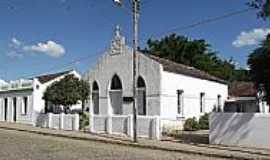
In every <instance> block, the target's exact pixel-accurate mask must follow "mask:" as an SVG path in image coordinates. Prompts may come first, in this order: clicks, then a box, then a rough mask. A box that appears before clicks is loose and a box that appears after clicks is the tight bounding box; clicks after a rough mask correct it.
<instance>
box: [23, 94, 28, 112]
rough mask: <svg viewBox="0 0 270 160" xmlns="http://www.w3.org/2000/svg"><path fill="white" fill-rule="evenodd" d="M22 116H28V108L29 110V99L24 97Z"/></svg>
mask: <svg viewBox="0 0 270 160" xmlns="http://www.w3.org/2000/svg"><path fill="white" fill-rule="evenodd" d="M22 104H23V105H22V114H23V115H26V114H27V108H28V98H27V97H23V103H22Z"/></svg>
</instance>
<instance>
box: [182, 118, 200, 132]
mask: <svg viewBox="0 0 270 160" xmlns="http://www.w3.org/2000/svg"><path fill="white" fill-rule="evenodd" d="M199 129H200V126H199V123H198V121H197V120H196V118H195V117H194V118H188V119H187V120H186V121H185V124H184V130H185V131H197V130H199Z"/></svg>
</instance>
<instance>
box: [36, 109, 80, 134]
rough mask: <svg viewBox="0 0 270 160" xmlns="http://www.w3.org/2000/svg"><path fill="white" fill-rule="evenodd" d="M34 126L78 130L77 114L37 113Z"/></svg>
mask: <svg viewBox="0 0 270 160" xmlns="http://www.w3.org/2000/svg"><path fill="white" fill-rule="evenodd" d="M35 126H37V127H43V128H51V129H57V130H58V129H59V130H69V131H71V130H73V131H78V130H79V115H78V114H52V113H48V114H38V115H37V118H36V123H35Z"/></svg>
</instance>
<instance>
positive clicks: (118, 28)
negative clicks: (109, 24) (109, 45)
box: [114, 25, 121, 37]
mask: <svg viewBox="0 0 270 160" xmlns="http://www.w3.org/2000/svg"><path fill="white" fill-rule="evenodd" d="M114 36H115V37H121V28H120V26H119V25H116V27H115V30H114Z"/></svg>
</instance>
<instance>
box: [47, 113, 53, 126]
mask: <svg viewBox="0 0 270 160" xmlns="http://www.w3.org/2000/svg"><path fill="white" fill-rule="evenodd" d="M48 128H52V113H48Z"/></svg>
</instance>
